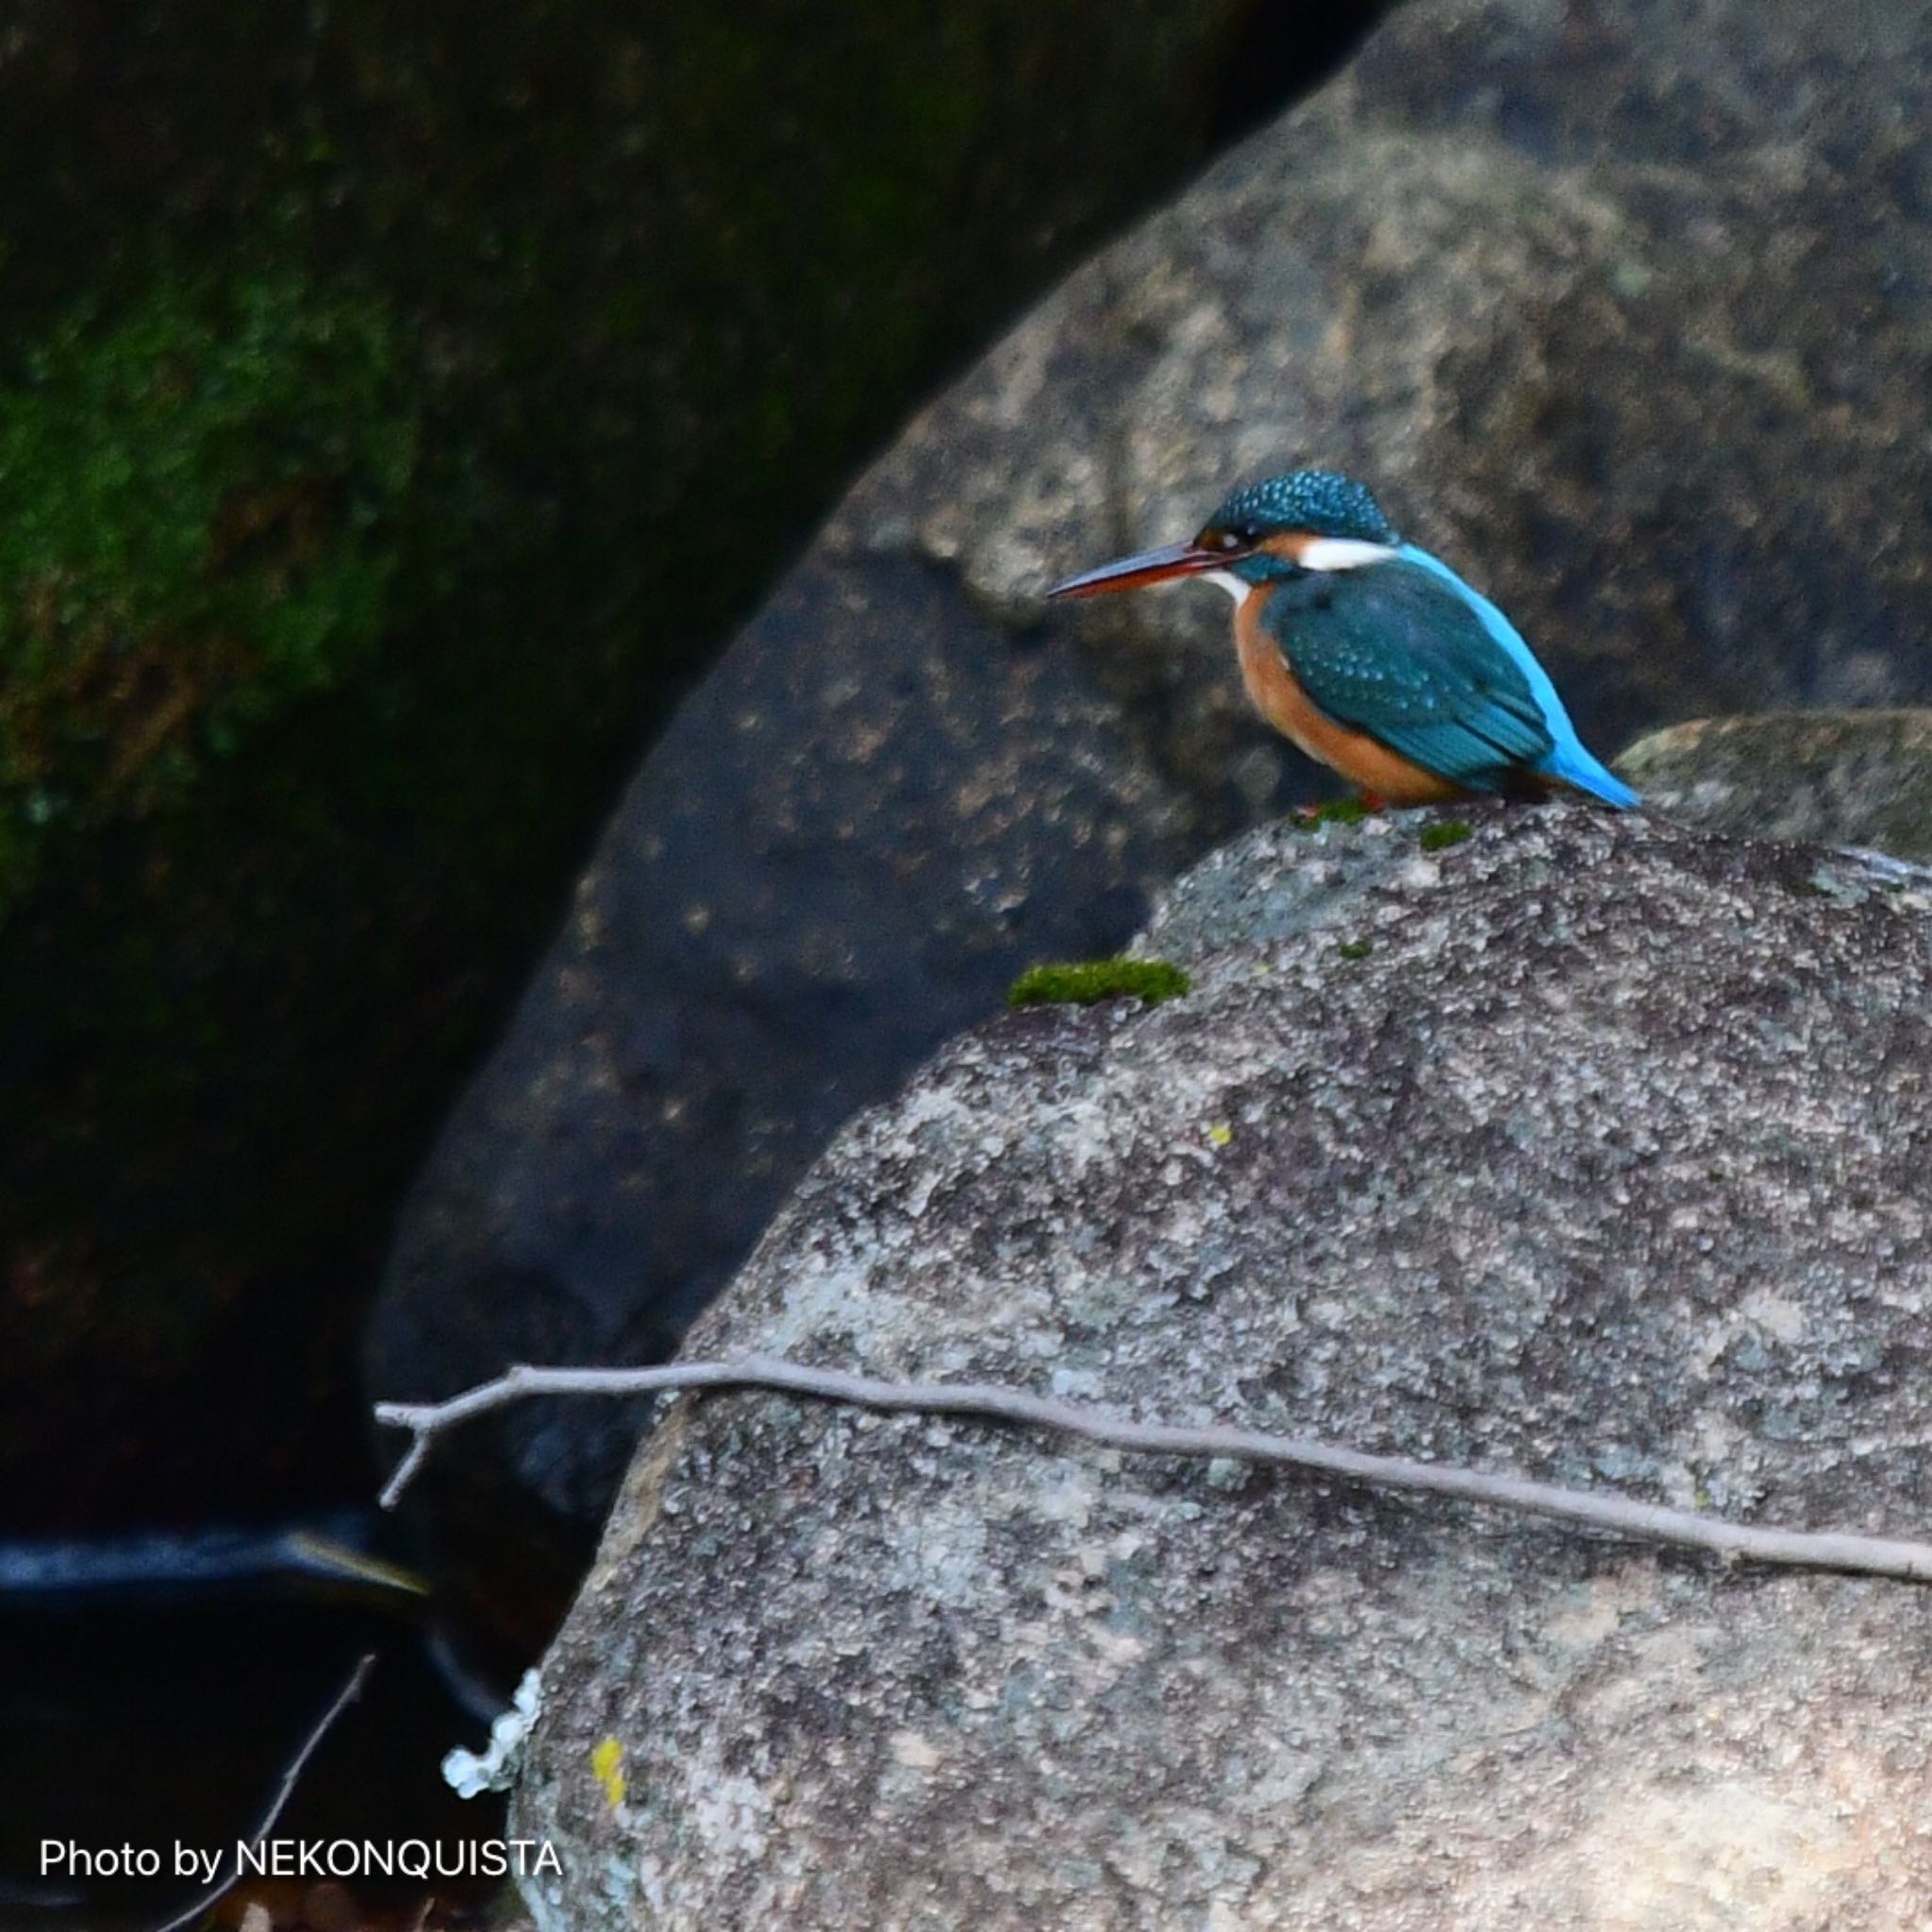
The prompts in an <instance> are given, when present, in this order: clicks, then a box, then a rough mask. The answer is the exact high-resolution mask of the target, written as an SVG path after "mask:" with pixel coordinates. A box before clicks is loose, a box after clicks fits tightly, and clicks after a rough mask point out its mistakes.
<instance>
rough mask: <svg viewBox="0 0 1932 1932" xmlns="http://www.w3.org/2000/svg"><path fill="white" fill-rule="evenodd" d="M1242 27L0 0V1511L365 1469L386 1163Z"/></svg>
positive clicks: (152, 1500) (261, 1503) (413, 1147)
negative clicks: (981, 361)
mask: <svg viewBox="0 0 1932 1932" xmlns="http://www.w3.org/2000/svg"><path fill="white" fill-rule="evenodd" d="M1313 12H1314V15H1315V17H1316V21H1315V27H1314V32H1313V35H1312V42H1313V48H1314V51H1315V52H1316V53H1317V54H1318V55H1321V54H1323V53H1324V51H1332V42H1333V38H1334V36H1335V34H1336V32H1337V31H1338V30H1339V29H1345V28H1346V27H1347V26H1348V25H1351V24H1352V23H1355V22H1357V21H1358V20H1359V18H1360V17H1361V13H1362V7H1361V6H1360V5H1359V4H1357V0H1335V4H1334V5H1326V4H1324V6H1322V7H1319V8H1315V9H1313ZM1256 14H1257V4H1256V0H1208V4H1206V5H1202V6H1198V7H1191V8H1182V9H1176V8H1172V7H1166V6H1162V5H1158V4H1155V0H994V4H991V5H987V4H981V0H974V4H970V5H959V6H942V7H937V8H916V9H914V8H906V7H904V6H902V5H899V4H896V0H832V4H830V5H827V6H824V7H820V8H813V9H811V11H810V13H809V16H808V17H807V16H806V15H804V14H801V13H800V12H799V11H798V10H797V9H796V8H787V7H781V6H774V5H769V4H760V0H754V4H751V5H749V6H744V5H740V6H731V7H720V6H717V5H714V4H712V0H667V4H659V5H656V6H652V7H650V8H640V7H639V6H637V5H635V4H633V0H543V4H542V5H541V6H525V5H516V6H510V7H475V6H471V5H466V4H452V0H430V4H426V5H407V6H400V7H391V6H384V5H371V4H363V0H346V4H341V5H327V6H314V7H308V6H292V7H291V6H268V7H263V6H260V5H258V4H256V0H151V4H143V5H142V6H141V7H140V8H127V7H125V6H121V5H118V4H115V0H75V4H73V5H69V4H66V0H55V4H43V0H27V4H25V5H22V6H14V7H9V8H7V9H6V11H5V20H4V25H0V257H4V261H5V270H6V273H5V282H4V286H0V324H4V329H0V334H4V339H5V342H6V349H5V353H4V356H0V478H4V489H0V498H4V505H0V1089H4V1091H5V1092H6V1095H7V1100H8V1110H9V1119H10V1121H11V1122H12V1123H13V1124H14V1125H13V1130H12V1131H10V1132H9V1133H8V1136H7V1137H6V1141H7V1144H6V1145H5V1147H4V1148H0V1491H4V1494H5V1497H6V1501H5V1503H4V1505H0V1520H4V1522H5V1523H6V1524H8V1525H10V1526H13V1527H25V1526H29V1525H32V1526H40V1527H51V1526H53V1525H55V1524H74V1523H75V1522H76V1521H87V1520H93V1521H96V1522H98V1521H99V1520H100V1519H101V1518H102V1517H103V1516H104V1515H109V1514H112V1515H126V1514H131V1513H133V1514H139V1513H155V1512H160V1513H165V1514H167V1515H168V1516H170V1517H171V1518H172V1517H174V1516H175V1515H178V1513H179V1512H180V1511H182V1510H184V1509H188V1510H192V1509H194V1508H196V1507H202V1508H208V1509H215V1508H220V1509H223V1510H242V1509H247V1510H254V1509H257V1508H264V1507H285V1506H286V1502H287V1499H288V1497H289V1496H290V1494H291V1492H300V1493H309V1494H313V1493H314V1492H316V1491H318V1490H321V1491H325V1492H326V1493H330V1494H335V1493H340V1491H341V1485H342V1484H344V1483H345V1482H353V1481H355V1480H356V1479H357V1478H358V1462H357V1456H358V1447H359V1443H358V1416H357V1412H356V1408H355V1406H354V1404H353V1401H352V1399H351V1396H350V1387H351V1384H352V1383H353V1380H354V1375H355V1359H356V1357H355V1350H356V1325H357V1323H358V1319H359V1316H360V1313H361V1308H362V1305H363V1303H364V1301H365V1300H366V1297H367V1292H368V1291H369V1289H370V1287H371V1286H372V1285H373V1282H374V1280H375V1276H376V1275H377V1274H378V1272H379V1269H380V1263H381V1255H382V1251H383V1248H384V1245H385V1243H386V1241H387V1238H388V1235H389V1231H390V1226H391V1222H392V1220H393V1217H394V1212H395V1208H396V1203H397V1201H398V1199H399V1197H400V1195H401V1193H402V1192H403V1191H404V1190H405V1188H406V1187H407V1186H408V1178H409V1175H410V1173H411V1170H412V1169H413V1168H414V1166H415V1165H416V1164H417V1163H418V1162H419V1161H420V1159H421V1158H422V1152H423V1149H424V1147H425V1145H426V1143H427V1142H428V1141H429V1140H430V1138H431V1136H432V1135H433V1133H434V1130H435V1127H436V1124H437V1122H438V1120H439V1118H440V1117H441V1114H442V1113H443V1112H444V1110H445V1109H446V1108H447V1106H448V1105H449V1101H450V1098H451V1095H452V1093H453V1092H454V1091H455V1090H456V1088H457V1086H458V1083H459V1082H460V1080H461V1079H462V1078H463V1076H464V1074H465V1072H466V1070H467V1068H468V1067H469V1066H470V1064H471V1063H472V1062H473V1061H474V1059H475V1057H476V1055H477V1054H478V1053H480V1052H481V1051H482V1050H483V1048H484V1046H485V1044H486V1043H487V1041H488V1038H489V1035H490V1033H491V1030H492V1029H493V1028H494V1027H496V1026H497V1025H498V1024H500V1023H501V1019H502V1016H503V1014H504V1012H505V1011H506V1009H507V1008H508V1006H509V1004H510V1002H511V1000H512V999H513V997H514V994H515V991H516V988H517V986H518V984H519V983H520V982H521V981H522V980H523V979H525V977H526V975H527V974H528V972H529V968H530V962H531V960H532V959H533V958H534V957H535V956H536V955H537V953H538V952H539V951H540V950H541V945H542V943H543V941H544V939H545V936H546V934H547V931H548V929H549V928H550V926H551V925H552V924H553V923H554V921H555V919H556V916H557V912H558V907H559V905H560V904H561V903H562V901H563V898H564V896H565V887H564V885H563V883H562V882H564V881H567V880H568V878H569V877H570V876H571V874H572V873H573V872H574V871H575V868H576V867H577V866H578V865H579V864H580V863H581V860H582V854H583V852H584V850H585V849H586V847H587V846H588V844H589V842H590V841H591V837H592V835H593V832H594V828H595V826H596V824H597V822H598V821H599V819H600V818H601V817H602V816H603V815H604V814H606V813H607V812H608V809H609V808H610V803H611V801H612V799H613V798H614V797H615V796H616V794H617V792H618V791H619V790H620V789H621V786H622V784H623V781H624V777H625V772H626V770H627V769H628V768H629V766H630V765H631V764H632V763H633V762H634V761H635V758H636V757H637V748H638V745H639V742H640V741H641V736H642V734H643V732H644V731H645V729H646V728H647V727H648V726H651V725H654V724H658V723H659V722H661V718H662V715H663V712H664V711H665V709H666V708H668V704H669V701H670V695H671V693H672V692H673V691H678V690H681V689H683V688H684V687H685V685H686V684H687V683H688V682H689V680H690V678H691V676H692V675H694V674H695V672H696V670H697V669H698V668H699V666H700V664H701V662H702V661H703V659H704V658H707V657H708V656H709V655H710V654H711V653H712V652H713V650H714V649H715V646H716V643H717V641H718V640H719V639H720V638H721V637H722V636H724V635H727V634H728V633H729V631H730V629H731V628H732V627H733V626H735V625H737V624H739V623H741V622H742V620H743V618H744V616H745V615H746V613H747V612H748V611H749V610H750V609H751V608H753V607H754V605H755V603H756V600H757V598H758V595H759V593H760V591H761V589H762V588H763V587H764V585H765V584H766V582H767V581H768V580H769V578H770V577H772V576H773V575H775V574H776V573H777V571H778V569H779V567H780V565H781V562H782V561H783V559H784V558H786V557H787V556H788V554H789V552H790V551H791V548H792V547H793V546H794V545H795V544H797V543H798V542H800V541H802V540H803V539H804V537H805V536H806V535H807V534H808V532H809V530H810V528H811V525H813V524H814V523H815V522H816V521H817V520H818V519H819V518H820V517H821V516H822V515H823V513H824V508H825V505H826V504H827V503H828V501H829V500H830V499H831V497H832V496H833V495H834V494H835V493H836V491H837V490H838V488H839V487H840V484H841V481H842V479H843V478H844V477H845V476H846V475H848V474H849V472H850V470H851V468H852V466H853V464H854V463H856V462H857V461H858V460H859V458H861V456H862V455H863V454H864V453H865V452H866V451H868V450H871V449H872V448H874V446H875V445H876V444H877V442H878V441H879V440H880V439H881V438H882V437H885V436H887V435H888V434H890V433H891V429H892V427H893V426H894V425H895V424H896V423H897V422H899V421H900V420H901V419H902V418H903V416H904V414H905V411H906V410H907V409H908V408H909V407H910V405H911V403H912V401H913V399H914V398H916V397H917V396H918V395H920V394H921V393H922V392H924V391H925V390H926V389H927V388H928V387H929V386H930V384H931V383H932V382H933V381H934V380H935V379H936V376H937V375H938V374H939V373H940V372H941V371H942V370H944V369H945V368H947V367H949V366H950V365H951V364H952V363H953V362H954V361H955V360H956V359H957V358H958V357H959V356H960V355H962V354H964V353H965V352H966V351H967V350H968V349H970V348H971V347H973V346H974V344H976V343H977V342H979V341H982V340H983V339H984V336H985V334H986V332H987V331H988V330H989V329H991V327H993V326H994V325H995V324H996V323H997V322H998V321H999V320H1000V319H1001V318H1002V317H1003V316H1004V315H1005V314H1006V313H1007V312H1008V310H1009V309H1010V308H1011V307H1012V306H1013V305H1014V304H1015V303H1017V302H1019V301H1021V300H1023V299H1024V298H1026V297H1028V296H1030V295H1031V294H1033V293H1034V292H1035V291H1038V290H1039V289H1040V288H1041V287H1042V286H1045V285H1046V284H1047V283H1048V282H1049V281H1050V280H1051V279H1052V277H1053V276H1054V275H1057V274H1058V272H1059V271H1060V270H1061V269H1062V268H1063V267H1064V266H1065V265H1067V264H1069V263H1070V262H1071V261H1073V260H1074V259H1075V258H1077V256H1078V255H1079V254H1081V253H1082V252H1084V251H1085V249H1086V248H1088V247H1089V246H1091V243H1092V242H1093V241H1094V240H1095V239H1096V238H1097V236H1098V235H1100V234H1101V233H1102V232H1104V231H1105V229H1106V228H1107V227H1108V225H1111V224H1113V223H1115V222H1117V221H1119V220H1120V219H1122V218H1123V216H1124V214H1126V213H1127V212H1128V211H1129V210H1131V209H1134V208H1139V207H1140V206H1141V205H1142V204H1143V203H1144V202H1145V201H1146V199H1147V198H1148V197H1149V196H1150V195H1152V194H1154V193H1156V192H1160V191H1162V190H1164V189H1165V188H1167V187H1168V186H1169V185H1170V184H1172V183H1173V182H1174V181H1175V180H1176V179H1177V178H1178V177H1179V176H1180V175H1182V174H1184V173H1185V172H1186V171H1187V170H1189V169H1191V168H1192V167H1193V166H1194V165H1195V164H1196V163H1197V162H1198V161H1199V160H1200V159H1201V158H1203V157H1204V156H1205V155H1206V154H1207V153H1208V151H1209V150H1210V148H1211V147H1212V146H1213V145H1214V144H1215V143H1216V142H1218V141H1219V140H1220V139H1221V138H1222V137H1223V134H1224V130H1225V128H1226V126H1227V125H1228V114H1229V111H1230V109H1229V81H1230V78H1231V77H1232V76H1235V75H1239V76H1241V82H1242V86H1241V90H1240V92H1241V96H1242V97H1243V98H1244V99H1245V100H1247V102H1248V105H1250V106H1252V105H1254V98H1253V96H1252V94H1251V92H1250V89H1249V81H1250V80H1251V78H1252V76H1253V75H1255V74H1256V73H1257V71H1258V72H1259V73H1260V74H1261V75H1262V85H1261V89H1260V95H1261V97H1263V98H1272V99H1275V100H1278V99H1280V98H1282V97H1283V96H1284V94H1285V93H1286V92H1289V91H1291V89H1292V87H1293V85H1294V84H1295V81H1296V77H1297V68H1298V65H1299V63H1301V62H1302V61H1303V60H1304V59H1305V58H1307V55H1308V54H1309V52H1310V42H1308V41H1298V42H1293V43H1290V42H1280V41H1276V42H1273V43H1271V44H1270V45H1269V46H1267V47H1264V48H1263V49H1262V50H1261V58H1259V59H1257V43H1256V41H1255V38H1254V35H1253V33H1252V28H1253V26H1254V23H1255V18H1256ZM1271 90H1272V92H1271ZM859 102H862V103H863V104H864V105H863V108H862V110H856V108H855V104H856V103H859ZM1237 105H1239V104H1237ZM104 1411H105V1412H107V1413H108V1414H110V1415H111V1418H112V1421H111V1424H109V1425H107V1426H104V1425H103V1421H102V1417H103V1413H104Z"/></svg>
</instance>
